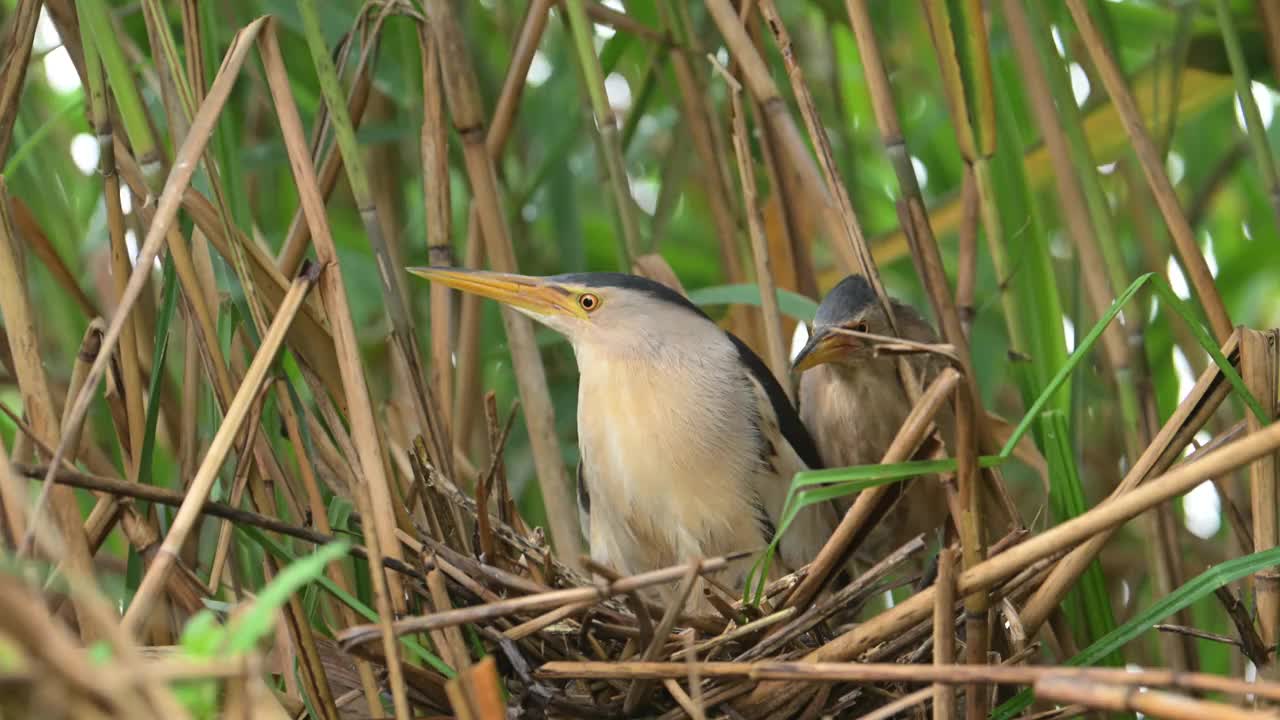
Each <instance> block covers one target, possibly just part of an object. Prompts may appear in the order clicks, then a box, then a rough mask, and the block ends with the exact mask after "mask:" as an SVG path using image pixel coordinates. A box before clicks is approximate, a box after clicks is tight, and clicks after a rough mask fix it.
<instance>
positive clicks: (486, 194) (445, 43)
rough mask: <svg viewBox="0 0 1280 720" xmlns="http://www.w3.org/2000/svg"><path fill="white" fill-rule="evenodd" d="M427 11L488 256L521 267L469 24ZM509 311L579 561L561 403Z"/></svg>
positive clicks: (555, 519)
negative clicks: (465, 30) (554, 401)
mask: <svg viewBox="0 0 1280 720" xmlns="http://www.w3.org/2000/svg"><path fill="white" fill-rule="evenodd" d="M427 16H428V18H429V19H430V22H431V27H432V33H433V35H434V37H435V39H436V42H437V43H439V48H438V51H439V52H440V58H441V61H442V64H441V70H442V71H443V77H444V81H445V83H444V85H445V87H444V89H445V93H444V94H445V98H446V100H447V102H448V106H449V114H450V117H451V119H452V121H453V125H454V127H455V128H456V129H457V131H458V133H459V135H460V136H461V138H462V143H463V150H464V153H463V154H464V156H465V161H466V166H467V176H468V178H469V179H470V182H471V189H472V192H473V193H474V198H475V203H476V206H477V208H478V213H479V220H480V226H481V230H482V235H483V237H484V242H485V244H486V246H487V247H486V250H487V255H488V257H489V264H490V265H491V266H492V267H493V269H495V270H497V271H499V272H517V269H516V258H515V249H514V247H513V246H512V243H511V234H510V232H509V231H508V228H507V223H506V214H505V212H504V211H503V209H502V202H501V200H500V197H499V193H498V187H497V177H496V175H495V172H494V167H493V160H492V157H491V155H490V153H489V150H488V148H487V146H486V143H485V129H484V114H483V112H482V109H481V104H480V93H479V87H478V85H477V81H476V77H475V74H474V71H473V70H472V68H471V64H470V61H469V60H468V57H469V56H468V54H467V45H466V41H465V38H464V37H463V35H462V29H461V28H460V27H459V26H458V22H457V19H456V18H455V17H454V14H453V10H452V9H451V8H450V7H449V3H448V2H447V1H446V0H428V2H427ZM502 319H503V324H504V326H505V327H506V332H507V342H508V344H509V346H510V348H511V359H512V364H513V366H514V369H515V374H516V384H517V386H518V388H519V392H520V404H521V405H522V406H523V407H524V410H525V419H526V422H527V424H528V426H529V442H530V445H531V446H532V449H533V457H534V465H535V467H536V469H537V476H538V485H539V488H540V489H541V490H542V497H543V500H544V502H545V504H546V509H547V519H548V523H549V524H550V525H551V537H552V540H553V541H554V542H555V546H556V550H557V551H558V553H559V555H560V556H561V557H563V558H567V559H569V561H570V562H574V559H575V558H577V557H578V556H579V555H580V554H581V539H580V536H579V529H578V527H577V521H576V519H577V513H576V511H575V509H574V503H573V500H572V498H571V496H570V492H569V483H568V477H567V475H566V473H565V468H564V462H563V461H562V459H561V456H560V443H559V438H558V436H557V435H556V427H555V411H554V409H553V407H552V405H551V395H550V391H549V390H548V388H547V376H546V372H545V371H544V369H543V365H542V356H541V355H540V354H539V352H538V346H537V343H536V342H535V340H534V336H533V327H532V325H531V324H530V322H531V321H530V320H529V319H528V318H525V317H524V316H523V315H520V314H519V313H518V312H516V311H515V310H512V309H511V308H509V307H505V306H504V307H503V308H502ZM459 430H460V431H461V428H460V429H459Z"/></svg>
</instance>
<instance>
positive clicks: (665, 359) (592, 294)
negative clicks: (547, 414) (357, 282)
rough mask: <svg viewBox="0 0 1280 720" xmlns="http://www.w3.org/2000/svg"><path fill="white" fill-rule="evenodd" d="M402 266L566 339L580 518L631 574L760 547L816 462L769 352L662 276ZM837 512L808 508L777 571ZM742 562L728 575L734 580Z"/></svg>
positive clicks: (598, 548)
mask: <svg viewBox="0 0 1280 720" xmlns="http://www.w3.org/2000/svg"><path fill="white" fill-rule="evenodd" d="M410 272H412V273H414V274H416V275H419V276H421V277H424V278H427V279H428V280H432V281H434V282H440V283H444V284H445V285H448V286H449V287H453V288H456V289H458V290H463V291H466V292H471V293H475V294H477V295H482V296H485V297H489V298H492V299H494V300H498V301H500V302H503V303H506V304H507V305H510V306H511V307H513V308H515V309H516V310H519V311H520V312H522V313H524V314H525V315H528V316H529V317H532V318H533V319H535V320H537V321H538V322H540V323H542V324H543V325H546V326H547V327H550V328H552V329H553V330H556V331H557V332H559V333H561V334H562V335H564V336H565V337H566V338H568V340H569V342H570V344H572V345H573V351H574V355H575V356H576V357H577V361H578V372H579V375H580V380H579V386H578V444H579V448H580V451H581V458H582V461H581V464H580V465H579V467H578V505H579V511H580V515H579V517H580V520H582V522H583V532H584V534H585V535H586V536H587V538H588V540H589V542H590V547H591V556H592V559H593V560H596V561H597V562H600V563H604V564H607V565H610V566H612V567H613V568H615V569H617V570H618V571H620V572H623V573H638V572H643V571H646V570H653V569H657V568H661V567H666V566H670V565H674V564H676V563H679V562H683V561H687V560H690V559H693V558H706V557H712V556H717V555H722V554H725V553H729V552H733V551H740V550H756V549H759V548H761V547H763V546H764V545H766V544H767V543H768V542H769V541H770V540H771V539H772V538H773V535H774V533H775V528H776V524H777V523H778V522H779V518H780V516H781V513H782V506H783V502H784V500H785V498H786V494H787V488H788V486H789V484H790V481H791V478H792V475H794V474H795V473H796V472H797V471H800V470H805V469H808V468H818V467H821V466H822V465H821V460H820V459H819V458H820V456H819V454H818V450H817V448H816V447H815V445H814V442H813V439H812V438H811V437H810V436H809V433H808V431H807V430H806V429H805V427H804V425H803V424H802V423H801V422H800V418H799V416H798V415H797V414H796V411H795V409H794V408H793V407H792V405H791V404H790V402H789V401H788V399H787V395H786V393H785V392H784V391H783V389H782V387H781V386H780V385H779V384H778V382H777V381H776V380H775V379H774V377H773V376H772V375H771V374H770V372H769V370H768V368H767V367H766V366H765V364H764V362H763V361H762V360H761V359H760V358H759V357H758V356H757V355H756V354H755V353H754V352H752V351H751V349H750V348H748V347H747V346H746V345H745V344H743V342H742V341H741V340H739V339H738V338H736V337H734V336H733V335H732V334H730V333H728V332H726V331H724V330H722V329H721V328H720V327H719V326H717V325H716V324H715V322H713V321H712V320H711V318H709V317H708V316H707V315H706V314H705V313H703V312H702V311H701V310H700V309H698V307H697V306H695V305H694V304H693V303H691V302H689V300H687V299H686V298H685V297H684V296H682V295H680V294H679V293H677V292H675V291H674V290H672V289H670V288H668V287H667V286H665V285H662V284H659V283H657V282H654V281H652V280H647V279H645V278H641V277H637V276H634V275H624V274H619V273H578V274H569V275H556V276H551V277H528V276H522V275H510V274H503V273H493V272H483V271H476V270H460V269H454V268H411V269H410ZM837 521H838V517H837V515H836V511H835V508H834V507H833V506H831V505H829V504H824V505H819V506H810V507H809V508H807V509H806V510H805V511H804V512H803V513H802V514H801V516H800V517H799V518H797V520H796V521H795V522H794V523H793V525H792V528H793V529H791V530H789V531H788V532H787V533H786V536H785V538H784V540H783V542H782V543H781V552H780V557H781V561H782V565H783V569H787V570H790V569H795V568H798V567H800V566H801V565H803V564H805V563H807V562H808V561H809V560H811V559H812V558H813V556H814V555H815V554H816V552H817V551H818V549H819V548H821V546H822V544H823V542H825V541H826V539H827V537H828V536H829V535H830V533H831V531H832V529H833V528H834V527H835V524H836V522H837ZM750 562H751V560H750V559H745V560H740V561H738V562H737V563H736V564H734V565H733V566H732V567H731V569H730V570H729V571H728V572H727V574H726V576H725V577H724V578H723V579H724V580H727V581H728V584H731V585H733V586H735V587H741V585H742V583H743V580H744V573H745V571H746V569H747V568H749V567H750Z"/></svg>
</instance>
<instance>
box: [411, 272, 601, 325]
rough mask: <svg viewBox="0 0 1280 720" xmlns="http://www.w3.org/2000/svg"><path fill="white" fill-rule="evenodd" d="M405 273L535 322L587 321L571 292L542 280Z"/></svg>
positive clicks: (495, 274) (492, 274)
mask: <svg viewBox="0 0 1280 720" xmlns="http://www.w3.org/2000/svg"><path fill="white" fill-rule="evenodd" d="M407 269H408V271H409V272H411V273H413V274H414V275H417V276H418V277H424V278H426V279H428V280H430V281H432V282H438V283H442V284H444V285H448V286H449V287H451V288H454V289H455V290H461V291H463V292H469V293H473V294H476V295H480V296H482V297H487V298H490V299H493V300H497V301H498V302H500V303H503V304H506V305H510V306H511V307H513V308H515V309H516V310H519V311H521V312H523V313H526V314H528V315H533V316H534V317H536V318H544V317H554V316H561V317H565V316H568V317H575V318H585V317H587V313H586V312H585V311H583V309H582V308H581V307H579V306H578V302H577V299H576V296H575V294H574V292H573V291H572V290H570V289H568V288H566V287H564V286H562V285H560V284H558V283H554V282H551V281H549V280H544V279H542V278H537V277H532V276H529V275H514V274H511V273H499V272H489V271H487V270H466V269H462V268H452V267H411V268H407Z"/></svg>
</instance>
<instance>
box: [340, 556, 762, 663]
mask: <svg viewBox="0 0 1280 720" xmlns="http://www.w3.org/2000/svg"><path fill="white" fill-rule="evenodd" d="M747 555H748V554H747V553H738V554H734V555H724V556H721V557H716V558H710V559H707V560H702V561H693V562H691V563H684V564H681V565H674V566H672V567H668V568H662V569H660V570H651V571H649V572H644V573H639V574H637V575H631V576H629V577H623V578H620V579H618V580H616V581H608V582H605V583H600V584H595V585H587V586H581V587H572V588H566V589H564V590H549V591H546V592H538V593H535V594H532V595H524V596H521V597H513V598H508V599H504V600H497V601H495V602H490V603H488V604H485V605H476V606H473V607H466V608H459V609H456V610H450V611H447V612H440V613H434V614H431V615H424V616H421V617H413V618H406V619H403V620H399V621H397V622H396V623H394V630H395V632H396V634H397V635H406V634H410V633H415V632H423V631H426V630H431V629H434V628H444V627H451V626H454V625H461V624H465V623H479V622H483V621H486V620H493V619H495V618H501V617H505V616H507V615H511V614H513V613H517V612H524V611H529V610H545V609H547V608H557V607H560V606H562V605H567V604H570V603H577V602H584V601H587V600H593V601H596V602H600V601H603V600H605V599H608V598H611V597H613V596H615V595H622V594H626V593H632V592H635V591H637V590H643V589H644V588H648V587H652V586H654V585H661V584H662V583H667V582H672V581H673V580H678V579H680V578H681V577H683V576H684V574H685V573H686V572H688V570H689V567H690V566H691V565H694V564H699V563H700V564H699V571H698V572H699V575H700V576H702V575H706V574H708V573H714V572H719V571H721V570H723V569H725V568H726V567H728V565H729V563H731V562H733V561H735V560H739V559H741V558H743V557H746V556H747ZM442 566H443V564H442ZM374 632H377V627H376V626H370V625H356V626H353V627H349V628H347V629H345V630H343V631H342V632H340V633H338V640H339V642H341V643H342V645H343V646H344V647H348V648H349V647H352V646H355V645H358V644H360V643H364V642H367V641H368V640H370V639H371V638H372V633H374Z"/></svg>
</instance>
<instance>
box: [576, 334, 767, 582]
mask: <svg viewBox="0 0 1280 720" xmlns="http://www.w3.org/2000/svg"><path fill="white" fill-rule="evenodd" d="M729 350H732V348H731V347H730V348H729ZM716 351H717V348H709V349H707V353H706V354H704V355H703V356H701V357H699V358H697V359H696V360H692V361H691V362H696V363H698V364H700V365H702V364H709V365H712V366H713V367H712V368H705V367H704V368H697V371H693V372H689V371H685V370H686V369H689V370H692V369H693V368H684V367H681V366H680V363H679V362H678V361H670V360H669V361H668V362H667V363H666V364H665V365H664V364H658V363H653V362H646V361H644V360H643V359H631V360H628V359H613V360H611V361H609V362H591V361H590V359H588V361H587V362H585V363H584V362H582V360H583V358H580V362H579V366H580V369H581V371H582V378H581V385H580V387H579V394H578V434H579V437H578V443H579V446H580V448H581V450H582V460H583V463H584V467H585V470H586V480H587V484H588V489H589V492H590V494H591V519H590V525H591V529H590V535H591V540H592V551H593V554H595V553H597V552H598V548H597V546H598V545H604V546H605V547H606V548H608V549H607V550H606V554H607V555H609V556H610V557H609V558H608V560H609V561H610V562H612V563H614V564H615V565H618V566H620V567H619V569H620V570H624V571H627V572H638V571H641V570H645V569H651V568H653V567H660V566H663V565H668V564H673V563H675V562H678V561H680V560H681V559H683V558H686V557H694V556H703V557H706V556H709V555H711V554H718V553H723V552H729V551H731V550H745V549H752V548H754V547H758V546H759V544H760V543H761V542H762V533H761V530H760V527H759V524H758V523H757V522H756V521H755V520H756V516H757V514H758V512H757V508H756V502H757V500H756V492H755V485H756V484H757V483H758V476H759V475H760V474H761V473H762V472H767V468H766V467H765V464H764V463H763V462H762V461H761V457H760V443H759V439H758V433H757V430H756V427H755V423H756V408H755V403H754V399H753V398H752V396H751V393H750V390H749V388H748V386H747V385H746V380H745V378H744V377H743V376H742V374H741V371H740V370H739V369H738V368H737V367H736V366H735V365H733V364H732V363H730V362H728V361H729V356H728V353H725V365H724V369H725V370H724V372H718V371H717V370H716V369H715V368H714V366H715V365H717V364H718V363H719V359H718V358H717V357H716ZM618 554H620V555H621V556H622V557H613V556H615V555H618Z"/></svg>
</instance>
